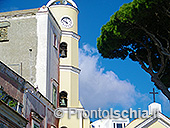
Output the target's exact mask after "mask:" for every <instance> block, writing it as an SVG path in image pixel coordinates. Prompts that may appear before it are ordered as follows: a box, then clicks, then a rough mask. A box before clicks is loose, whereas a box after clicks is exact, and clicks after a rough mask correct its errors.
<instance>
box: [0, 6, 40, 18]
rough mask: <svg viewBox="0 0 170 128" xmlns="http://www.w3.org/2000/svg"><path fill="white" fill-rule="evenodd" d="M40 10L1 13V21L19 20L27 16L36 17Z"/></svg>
mask: <svg viewBox="0 0 170 128" xmlns="http://www.w3.org/2000/svg"><path fill="white" fill-rule="evenodd" d="M38 10H39V9H38V8H36V9H28V10H18V11H10V12H3V13H0V20H3V19H11V18H18V17H26V16H34V15H36V13H37V12H38Z"/></svg>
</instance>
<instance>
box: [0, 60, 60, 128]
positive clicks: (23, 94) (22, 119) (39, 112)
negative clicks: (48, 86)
mask: <svg viewBox="0 0 170 128" xmlns="http://www.w3.org/2000/svg"><path fill="white" fill-rule="evenodd" d="M54 110H55V106H54V105H53V104H52V103H51V102H50V101H49V100H48V99H47V98H46V97H44V96H43V95H42V94H41V93H40V92H39V91H38V90H36V88H34V87H33V86H32V85H31V84H30V83H29V82H28V81H26V80H25V79H24V78H23V77H21V76H20V75H18V74H17V73H15V72H14V71H13V70H11V69H10V68H9V67H8V66H6V65H5V64H3V63H2V62H0V127H2V128H9V127H10V128H23V127H24V128H25V127H26V128H58V123H59V119H57V118H56V117H55V116H54Z"/></svg>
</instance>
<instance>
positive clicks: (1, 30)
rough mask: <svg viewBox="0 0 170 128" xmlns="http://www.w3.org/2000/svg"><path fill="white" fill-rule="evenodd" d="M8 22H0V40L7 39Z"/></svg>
mask: <svg viewBox="0 0 170 128" xmlns="http://www.w3.org/2000/svg"><path fill="white" fill-rule="evenodd" d="M9 26H10V23H9V22H8V21H3V22H0V41H8V27H9Z"/></svg>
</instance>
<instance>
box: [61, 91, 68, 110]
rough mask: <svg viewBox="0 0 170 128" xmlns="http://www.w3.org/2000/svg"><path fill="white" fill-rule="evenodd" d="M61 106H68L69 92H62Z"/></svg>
mask: <svg viewBox="0 0 170 128" xmlns="http://www.w3.org/2000/svg"><path fill="white" fill-rule="evenodd" d="M60 107H67V92H65V91H62V92H60Z"/></svg>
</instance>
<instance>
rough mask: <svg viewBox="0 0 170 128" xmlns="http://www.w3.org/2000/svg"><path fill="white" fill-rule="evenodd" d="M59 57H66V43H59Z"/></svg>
mask: <svg viewBox="0 0 170 128" xmlns="http://www.w3.org/2000/svg"><path fill="white" fill-rule="evenodd" d="M60 57H61V58H65V57H67V43H65V42H62V43H61V44H60Z"/></svg>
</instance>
